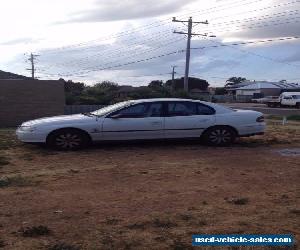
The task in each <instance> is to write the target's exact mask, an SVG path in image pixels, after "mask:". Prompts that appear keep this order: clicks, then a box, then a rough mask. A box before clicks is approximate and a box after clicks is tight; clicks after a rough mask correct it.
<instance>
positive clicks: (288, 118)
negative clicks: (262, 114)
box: [266, 115, 300, 121]
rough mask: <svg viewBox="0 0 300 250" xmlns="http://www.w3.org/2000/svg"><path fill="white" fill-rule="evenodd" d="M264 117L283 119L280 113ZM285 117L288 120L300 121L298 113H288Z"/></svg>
mask: <svg viewBox="0 0 300 250" xmlns="http://www.w3.org/2000/svg"><path fill="white" fill-rule="evenodd" d="M266 118H267V119H270V120H279V121H281V120H282V119H283V116H282V115H267V116H266ZM286 119H287V120H288V121H300V115H289V116H287V117H286Z"/></svg>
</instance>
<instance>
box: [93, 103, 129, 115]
mask: <svg viewBox="0 0 300 250" xmlns="http://www.w3.org/2000/svg"><path fill="white" fill-rule="evenodd" d="M128 104H130V101H126V102H119V103H116V104H113V105H109V106H107V107H104V108H102V109H98V110H96V111H94V112H91V114H93V115H96V116H103V115H106V114H108V113H110V112H113V111H115V110H118V109H120V108H122V107H126V106H127V105H128Z"/></svg>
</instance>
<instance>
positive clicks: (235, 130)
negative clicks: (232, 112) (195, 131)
mask: <svg viewBox="0 0 300 250" xmlns="http://www.w3.org/2000/svg"><path fill="white" fill-rule="evenodd" d="M224 127H226V128H230V129H231V130H232V131H233V132H235V135H236V136H237V137H238V136H239V132H238V130H237V129H236V128H235V127H233V126H230V125H214V126H210V127H208V128H206V129H205V130H204V131H203V132H202V134H201V137H203V136H204V135H205V133H206V132H207V131H209V130H210V129H215V128H224Z"/></svg>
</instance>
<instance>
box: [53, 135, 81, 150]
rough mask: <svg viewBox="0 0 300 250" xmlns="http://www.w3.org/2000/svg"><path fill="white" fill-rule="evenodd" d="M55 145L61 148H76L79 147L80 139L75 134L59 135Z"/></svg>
mask: <svg viewBox="0 0 300 250" xmlns="http://www.w3.org/2000/svg"><path fill="white" fill-rule="evenodd" d="M55 143H56V145H57V146H58V147H61V148H65V149H66V148H76V147H78V146H80V143H81V139H80V137H79V136H78V135H76V134H71V133H67V134H61V135H59V136H58V137H57V138H56V139H55Z"/></svg>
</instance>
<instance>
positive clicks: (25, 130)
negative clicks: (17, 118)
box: [19, 126, 36, 132]
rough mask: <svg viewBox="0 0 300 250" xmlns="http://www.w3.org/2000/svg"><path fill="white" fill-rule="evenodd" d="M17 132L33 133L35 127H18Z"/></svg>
mask: <svg viewBox="0 0 300 250" xmlns="http://www.w3.org/2000/svg"><path fill="white" fill-rule="evenodd" d="M19 130H20V131H23V132H33V131H34V130H36V127H33V126H20V127H19Z"/></svg>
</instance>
